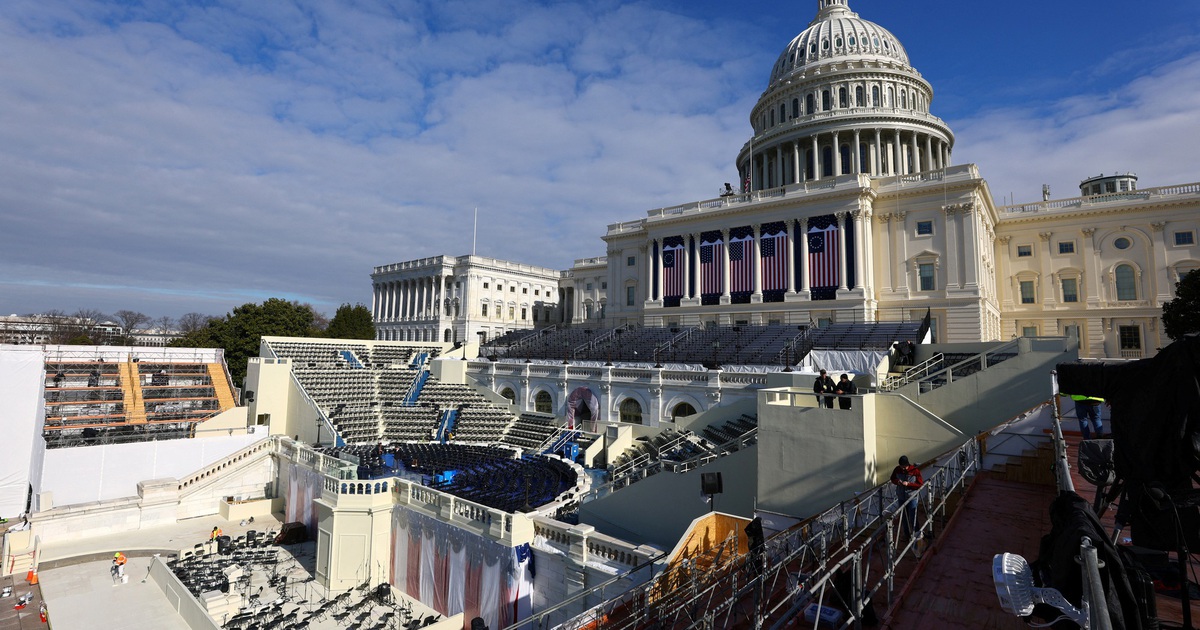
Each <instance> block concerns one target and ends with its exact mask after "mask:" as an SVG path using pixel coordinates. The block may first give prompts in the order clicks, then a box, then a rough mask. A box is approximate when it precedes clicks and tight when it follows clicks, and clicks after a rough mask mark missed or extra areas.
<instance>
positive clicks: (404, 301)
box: [395, 280, 408, 321]
mask: <svg viewBox="0 0 1200 630" xmlns="http://www.w3.org/2000/svg"><path fill="white" fill-rule="evenodd" d="M395 308H396V319H399V320H400V321H404V320H405V319H407V318H408V281H407V280H397V281H396V306H395Z"/></svg>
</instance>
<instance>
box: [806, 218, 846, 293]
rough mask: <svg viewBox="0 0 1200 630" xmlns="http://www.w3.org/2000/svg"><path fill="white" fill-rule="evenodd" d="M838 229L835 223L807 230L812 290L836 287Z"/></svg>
mask: <svg viewBox="0 0 1200 630" xmlns="http://www.w3.org/2000/svg"><path fill="white" fill-rule="evenodd" d="M837 232H838V228H837V223H836V221H835V222H833V223H832V224H829V225H826V226H825V227H815V226H814V227H812V228H810V229H809V230H808V268H809V281H810V282H811V283H812V286H813V288H818V287H836V286H838V284H839V279H838V234H837Z"/></svg>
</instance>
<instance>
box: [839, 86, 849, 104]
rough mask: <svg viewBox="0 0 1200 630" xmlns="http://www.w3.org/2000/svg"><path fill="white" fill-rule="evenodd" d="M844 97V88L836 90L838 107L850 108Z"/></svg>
mask: <svg viewBox="0 0 1200 630" xmlns="http://www.w3.org/2000/svg"><path fill="white" fill-rule="evenodd" d="M846 97H847V95H846V88H838V107H850V103H849V102H848V101H847V98H846Z"/></svg>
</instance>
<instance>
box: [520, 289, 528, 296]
mask: <svg viewBox="0 0 1200 630" xmlns="http://www.w3.org/2000/svg"><path fill="white" fill-rule="evenodd" d="M521 293H524V294H525V295H529V287H521Z"/></svg>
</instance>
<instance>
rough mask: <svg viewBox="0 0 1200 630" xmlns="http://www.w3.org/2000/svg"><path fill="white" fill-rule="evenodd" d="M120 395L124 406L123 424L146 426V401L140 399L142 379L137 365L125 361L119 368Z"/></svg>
mask: <svg viewBox="0 0 1200 630" xmlns="http://www.w3.org/2000/svg"><path fill="white" fill-rule="evenodd" d="M120 377H121V395H122V398H123V402H124V404H125V422H126V423H128V424H146V401H145V400H144V399H143V398H142V379H141V378H140V377H139V374H138V365H137V364H136V363H134V362H133V361H126V362H124V363H122V364H121V367H120Z"/></svg>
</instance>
